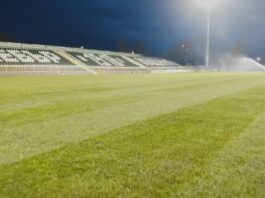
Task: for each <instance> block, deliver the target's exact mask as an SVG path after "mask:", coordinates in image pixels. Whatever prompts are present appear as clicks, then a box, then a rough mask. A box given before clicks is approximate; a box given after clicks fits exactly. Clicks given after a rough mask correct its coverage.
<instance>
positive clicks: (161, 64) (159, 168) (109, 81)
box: [0, 0, 265, 198]
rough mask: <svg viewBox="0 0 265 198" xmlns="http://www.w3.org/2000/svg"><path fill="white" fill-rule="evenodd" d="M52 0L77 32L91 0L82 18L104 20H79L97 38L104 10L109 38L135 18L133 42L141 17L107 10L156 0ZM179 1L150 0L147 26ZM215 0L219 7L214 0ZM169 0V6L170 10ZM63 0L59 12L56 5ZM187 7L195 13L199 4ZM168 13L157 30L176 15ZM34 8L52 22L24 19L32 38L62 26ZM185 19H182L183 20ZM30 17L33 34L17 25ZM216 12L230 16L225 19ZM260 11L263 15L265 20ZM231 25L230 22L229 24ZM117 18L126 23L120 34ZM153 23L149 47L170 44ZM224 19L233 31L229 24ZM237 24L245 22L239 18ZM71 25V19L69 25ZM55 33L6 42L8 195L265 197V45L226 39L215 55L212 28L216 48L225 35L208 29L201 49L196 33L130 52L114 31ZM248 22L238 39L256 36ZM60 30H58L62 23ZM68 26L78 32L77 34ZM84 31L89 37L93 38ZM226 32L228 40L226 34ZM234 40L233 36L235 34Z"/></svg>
mask: <svg viewBox="0 0 265 198" xmlns="http://www.w3.org/2000/svg"><path fill="white" fill-rule="evenodd" d="M14 1H15V0H14ZM47 2H49V5H48V8H49V9H50V15H51V16H52V17H51V18H52V19H54V21H55V22H56V20H55V19H57V21H59V20H58V19H59V18H60V17H61V15H60V13H63V14H62V16H63V21H64V22H65V23H66V21H67V25H69V24H70V26H71V30H72V29H75V30H76V29H78V28H76V27H79V26H75V25H74V24H72V23H73V21H74V23H77V25H80V24H81V25H82V21H81V22H80V20H72V18H71V17H72V16H74V14H73V13H71V12H70V10H72V9H76V10H77V11H78V12H81V11H82V9H83V7H85V6H87V7H86V9H85V10H84V11H85V12H81V15H78V17H80V16H82V17H84V16H87V15H85V13H86V14H87V13H88V14H90V13H93V10H94V9H95V10H97V13H96V14H95V13H94V15H95V16H94V15H93V16H94V17H95V18H96V19H93V20H91V21H92V22H91V21H90V22H89V30H88V31H87V32H86V31H85V29H82V28H81V29H82V31H84V32H85V33H86V34H89V32H92V33H91V34H90V36H91V35H92V36H93V28H94V29H96V30H97V33H98V32H99V33H102V32H100V30H101V28H102V27H101V26H100V28H99V29H97V28H98V27H97V24H98V22H97V23H96V25H95V24H94V20H97V19H98V18H100V14H99V13H98V12H99V10H101V9H102V10H103V11H104V12H103V11H102V10H101V12H103V16H104V17H106V16H107V19H108V20H104V23H103V22H102V24H105V25H106V24H107V25H108V24H111V32H110V31H105V29H104V28H103V30H104V31H103V33H104V34H103V35H104V38H108V39H110V40H113V39H115V37H114V36H113V35H115V34H116V33H117V32H118V33H119V37H120V32H122V29H123V28H125V29H126V28H128V29H126V31H125V32H129V36H128V39H132V40H134V39H135V38H137V37H139V34H140V32H141V31H140V30H139V29H141V27H142V26H140V25H139V26H137V28H136V29H137V31H135V32H134V31H132V30H131V28H132V27H131V26H130V27H126V26H124V25H120V24H119V23H118V22H117V21H115V22H113V18H115V19H117V18H119V17H120V16H119V15H118V14H116V13H115V14H114V17H113V16H112V15H111V16H109V15H110V14H111V13H112V12H114V11H112V12H110V11H109V10H115V9H117V8H116V7H118V8H119V11H120V10H122V13H123V14H124V12H123V10H126V12H128V15H129V16H131V15H132V14H131V13H130V10H131V9H132V10H133V8H134V6H136V8H137V9H136V10H138V11H139V9H140V8H141V9H142V8H145V5H146V4H143V2H141V3H135V2H134V3H132V2H129V1H127V2H126V3H124V4H123V3H122V2H123V1H120V0H117V1H116V0H115V1H108V3H110V4H108V3H107V1H106V2H104V3H102V2H101V1H99V2H100V3H99V2H98V3H95V2H94V3H92V1H91V2H89V3H87V2H85V1H84V2H83V1H80V2H78V3H77V2H72V3H69V2H70V1H69V2H68V1H66V2H65V4H66V5H65V6H66V7H64V5H62V3H61V2H60V3H58V2H52V1H49V0H47ZM117 2H118V3H119V4H117ZM136 2H138V1H136ZM159 2H160V3H159ZM172 2H173V1H169V0H166V1H164V0H163V2H162V1H157V2H156V3H150V2H149V3H148V5H149V6H150V7H148V8H149V9H150V10H149V11H148V14H150V15H151V16H152V17H151V20H150V19H148V21H147V22H148V24H149V23H152V22H153V21H154V20H153V19H156V20H157V21H159V20H160V18H159V17H162V14H161V15H160V14H159V15H158V16H159V17H158V16H156V17H158V18H155V17H154V16H153V15H152V9H154V10H155V11H153V12H155V14H157V13H158V11H157V10H159V11H161V13H163V12H164V13H167V14H168V12H169V11H168V10H170V9H169V7H172V6H170V5H171V4H170V3H172ZM176 2H178V3H177V5H182V7H181V8H180V13H181V14H183V12H181V10H182V9H183V10H185V7H184V6H185V3H183V2H182V1H176ZM176 2H175V1H174V5H175V3H176ZM205 2H206V3H207V5H208V6H209V2H208V1H205ZM255 2H256V0H255ZM57 3H58V4H57ZM127 3H128V5H129V7H130V8H128V5H127ZM0 4H1V3H0ZM2 4H3V6H5V5H4V3H2ZM7 4H8V3H7ZM39 4H41V3H40V2H35V3H33V2H30V3H29V2H28V3H26V2H25V5H26V8H30V9H31V8H33V7H34V5H35V8H41V9H43V8H45V5H46V3H43V4H41V6H40V5H39ZM68 4H69V5H71V6H69V7H70V8H71V9H70V8H69V7H67V5H68ZM94 4H95V5H94ZM120 4H121V5H122V6H121V7H119V5H120ZM167 4H168V5H169V6H168V7H167V8H166V9H165V10H163V8H164V7H163V6H165V5H167ZM256 4H257V5H260V4H262V5H263V4H264V3H262V2H261V3H260V4H258V3H257V2H256ZM256 4H255V5H256ZM8 5H9V4H8ZM23 5H24V3H22V4H16V6H15V7H17V8H19V9H20V7H21V10H23V16H24V14H25V12H24V10H25V9H26V8H25V7H23ZM29 5H30V6H29ZM113 5H115V6H114V7H113ZM139 5H141V6H140V8H139V7H138V6H139ZM151 5H153V6H154V5H156V6H154V7H152V6H151ZM242 5H243V4H242ZM246 5H247V6H246V7H247V8H245V7H244V9H243V8H241V7H239V9H243V10H244V11H245V13H247V11H249V9H250V8H252V7H251V6H250V5H251V4H246ZM12 6H13V5H12ZM38 6H39V7H38ZM57 6H58V7H59V8H60V11H59V9H57V8H58V7H57ZM75 6H76V7H75ZM93 6H95V7H93ZM101 6H103V7H101ZM204 6H205V5H204ZM229 6H230V4H229ZM53 7H54V8H56V9H55V11H54V12H55V13H56V15H53V14H54V13H53V10H52V8H53ZM62 7H64V8H65V9H66V8H67V9H69V10H68V11H67V12H65V13H67V16H68V12H69V13H71V14H72V15H71V17H70V18H67V17H66V15H65V13H64V11H63V9H61V8H62ZM90 7H91V9H90ZM259 7H260V8H262V6H261V5H260V6H259ZM5 8H6V7H5ZM92 8H93V9H92ZM106 8H107V11H106ZM255 8H256V7H255ZM141 9H140V11H139V12H138V14H139V15H140V17H141V20H143V21H144V17H146V18H148V15H147V14H146V12H147V11H146V10H145V9H144V11H145V12H141ZM186 9H188V11H189V10H190V9H191V7H190V6H188V8H186ZM256 9H257V8H256ZM87 10H89V11H90V12H87ZM220 10H221V8H220ZM257 10H258V9H257ZM28 11H29V13H30V11H31V10H28ZM35 11H36V12H41V11H40V10H38V9H36V10H35ZM35 11H34V12H35ZM162 11H163V12H162ZM167 11H168V12H167ZM3 12H4V11H3ZM216 12H217V11H216ZM257 12H258V11H257ZM4 13H5V12H4ZM142 13H144V17H143V16H142V15H141V14H142ZM227 13H228V14H227V15H229V12H228V11H227ZM262 13H263V14H264V10H262V11H261V14H262ZM17 14H18V15H19V11H17ZM35 14H36V13H35ZM167 14H166V20H165V21H162V22H163V23H162V24H163V25H162V26H159V29H161V28H164V27H165V26H164V25H165V24H166V23H167V21H169V18H170V17H169V16H168V15H167ZM189 14H194V13H190V12H189ZM200 14H201V13H200ZM208 14H209V13H208ZM25 15H26V14H25ZM222 15H223V13H222ZM7 16H9V15H4V18H7V19H6V20H4V21H8V22H9V19H10V20H11V21H12V18H8V17H7ZM20 16H21V17H22V15H20ZM27 16H30V19H31V18H33V19H32V20H33V22H34V17H33V16H36V18H37V19H38V20H37V23H38V24H39V22H40V21H39V20H41V19H42V18H44V19H45V22H47V24H48V27H49V28H47V31H46V30H45V29H42V26H43V24H41V25H40V26H36V27H35V26H34V25H36V24H35V23H33V24H34V25H32V27H29V26H26V25H25V24H26V23H25V21H24V23H23V24H24V25H25V27H26V29H27V31H26V36H28V35H30V30H31V28H33V29H36V28H37V29H39V30H42V31H43V32H44V33H42V34H41V33H40V32H39V34H38V35H37V34H36V35H37V37H38V38H39V39H44V37H45V34H49V32H52V31H53V28H52V27H57V26H56V25H58V24H56V23H55V22H53V21H52V20H51V21H49V22H48V20H47V19H49V18H48V15H47V13H46V11H45V14H44V15H43V16H45V17H43V16H38V14H36V15H33V14H32V13H30V14H28V15H27ZM55 16H56V17H58V18H56V17H55ZM69 16H70V14H69ZM89 16H90V15H89ZM91 16H92V15H91ZM91 16H90V17H91ZM118 16H119V17H118ZM122 16H123V15H122ZM125 16H127V15H125ZM125 16H124V17H125ZM192 16H193V15H192ZM262 16H263V15H262ZM112 17H113V18H112ZM134 17H135V19H134V18H133V19H132V18H130V17H129V18H127V19H126V20H128V21H129V22H126V24H127V23H128V24H134V22H137V24H138V23H139V24H141V21H140V20H137V19H138V18H137V16H134ZM208 17H209V16H208ZM240 17H242V16H241V15H240ZM125 18H126V17H125ZM179 18H180V19H178V22H179V23H181V20H184V19H183V18H181V17H179ZM193 18H196V17H194V16H193ZM24 19H25V18H23V17H22V18H21V21H18V22H17V23H14V21H13V23H14V24H17V27H18V29H16V31H18V32H19V34H20V35H21V38H22V37H23V36H22V35H23V34H25V33H23V31H21V30H19V29H21V26H19V24H20V23H21V22H23V20H24ZM26 19H27V20H28V18H27V17H26ZM78 19H80V18H78ZM203 19H205V18H203ZM213 19H214V20H217V19H219V20H220V21H221V19H220V18H218V17H216V18H213ZM251 19H253V18H251ZM16 20H17V19H16ZM89 20H90V19H88V21H89ZM131 20H133V21H131ZM174 20H175V19H174ZM220 21H219V22H220ZM231 21H232V20H231ZM242 21H243V20H242ZM256 21H258V20H256ZM256 21H255V22H256ZM259 21H261V22H262V23H263V22H264V18H262V19H261V20H259ZM0 22H1V19H0ZM27 22H28V21H27ZM189 22H190V21H189ZM196 22H197V21H196ZM209 22H210V20H209V21H208V25H209V24H210V23H209ZM226 22H227V21H226ZM10 23H11V22H10ZM10 23H3V28H4V27H5V24H8V27H9V28H7V29H10V31H11V30H12V28H11V26H10ZM227 23H228V22H227ZM93 24H94V25H93ZM117 24H119V25H117ZM187 24H188V25H190V24H189V23H188V22H185V23H183V24H181V25H180V27H183V26H184V25H187ZM251 24H252V25H253V21H252V23H251ZM49 25H51V26H49ZM144 25H146V24H145V23H144ZM203 25H204V26H205V24H203ZM203 25H201V26H203ZM223 25H224V24H221V25H220V26H222V28H223ZM244 25H246V24H245V23H244ZM44 26H45V25H44ZM169 26H170V28H169V29H166V30H167V31H162V32H163V33H164V32H167V34H166V36H165V37H166V39H168V38H170V39H169V40H170V44H171V43H173V40H174V38H171V37H170V34H169V33H168V32H169V30H170V31H173V30H172V24H171V25H169ZM201 26H200V27H201ZM204 26H203V27H204ZM253 26H254V25H253ZM14 27H15V26H14ZM23 27H24V26H23ZM45 27H46V26H45ZM61 27H64V26H61ZM67 27H68V26H67ZM74 27H75V28H74ZM104 27H105V26H104ZM118 27H119V28H121V29H119V31H117V32H115V31H114V29H115V28H118ZM155 27H156V26H155V25H154V26H152V27H151V28H150V29H151V33H150V30H149V29H148V28H146V27H145V26H144V29H147V30H145V31H147V32H145V34H147V37H146V38H145V39H146V40H148V39H149V37H152V36H153V37H154V38H155V39H156V40H158V41H157V42H158V43H159V47H157V48H156V47H154V46H155V44H154V46H152V47H151V48H152V49H155V50H160V45H164V44H165V43H167V42H166V41H167V40H163V39H162V38H163V34H162V33H161V32H160V34H158V33H159V30H157V32H154V28H155ZM214 27H215V28H216V29H217V30H218V32H221V33H222V38H223V33H224V30H223V29H221V30H220V29H218V28H217V27H216V26H214ZM247 27H248V26H247ZM255 27H256V26H255ZM259 27H260V24H259ZM193 28H198V26H195V25H194V27H193ZM243 28H245V26H244V27H243ZM236 29H240V28H239V26H236ZM66 30H67V28H65V29H63V31H65V34H66V35H67V31H66ZM141 30H142V29H141ZM180 30H181V31H182V29H181V28H177V34H179V35H182V36H183V35H185V34H186V32H185V31H184V30H183V32H185V33H181V31H180ZM196 30H197V29H196ZM203 30H205V29H203ZM208 30H209V31H210V29H208ZM229 30H231V29H229ZM56 31H58V32H59V33H58V34H59V35H60V36H59V38H58V37H57V39H58V40H57V41H58V42H54V44H52V45H48V44H47V45H46V44H26V43H27V42H10V41H1V42H0V197H8V198H9V197H10V198H11V197H12V198H13V197H14V198H17V197H184V198H186V197H187V198H188V197H202V198H204V197H231V198H232V197H242V198H245V197H246V198H252V197H258V198H259V197H265V190H264V189H265V72H264V71H265V66H264V61H263V59H264V58H263V56H262V53H263V52H264V51H263V45H258V44H257V43H255V46H254V47H253V46H252V45H247V47H248V48H247V49H248V50H249V51H250V52H249V53H247V52H244V53H243V52H242V51H243V50H241V47H236V49H234V48H233V50H230V51H229V50H228V52H227V50H226V48H225V47H223V48H225V53H223V54H222V56H218V61H216V62H214V60H213V59H214V55H215V54H214V53H213V52H214V50H211V48H210V47H211V43H210V41H211V40H210V38H212V41H213V42H214V44H215V45H214V47H216V46H218V45H220V46H221V45H222V44H220V43H221V42H225V41H224V40H222V41H221V42H219V43H218V42H217V41H216V40H214V39H216V38H214V37H213V36H212V35H211V34H210V33H209V32H208V31H207V39H206V41H205V40H203V43H206V45H204V44H201V43H200V42H199V45H198V50H197V51H196V49H197V48H196V47H194V46H192V44H194V43H196V42H195V41H194V42H190V43H192V44H190V43H189V42H186V43H189V44H186V43H185V45H184V44H183V42H182V40H181V39H182V36H179V39H180V40H181V42H180V43H178V44H177V47H175V48H173V50H171V51H170V52H169V53H165V54H163V55H161V54H160V55H157V54H156V53H148V52H146V51H144V53H142V52H143V51H141V50H138V51H137V50H136V52H132V51H133V50H131V48H130V50H124V51H122V50H121V51H119V50H108V49H109V48H110V47H109V46H108V44H105V43H108V42H107V41H106V40H104V41H103V43H104V48H106V49H101V50H99V49H97V50H96V49H90V48H89V46H88V47H87V48H88V49H86V48H84V47H62V46H60V45H59V44H57V43H59V40H60V38H61V37H64V35H63V34H62V33H61V32H60V30H59V28H58V29H56ZM68 31H69V30H68ZM240 31H241V29H240ZM249 31H250V30H248V31H247V33H246V34H247V37H244V35H243V34H239V33H238V34H237V35H236V37H240V36H241V37H242V38H245V39H247V38H248V37H249ZM260 31H261V29H260ZM11 32H12V31H11ZM255 32H257V30H255ZM75 33H76V35H78V33H80V32H78V31H77V32H75ZM99 33H98V34H97V35H96V36H95V38H94V37H93V40H95V41H93V42H95V43H96V44H97V45H98V46H100V42H101V41H100V39H101V37H100V34H99ZM199 33H200V31H199V30H197V31H195V33H194V35H195V36H194V37H196V36H197V35H199ZM203 33H205V32H204V31H203ZM221 33H220V34H221ZM156 34H158V35H159V38H161V40H159V39H157V37H156V36H157V35H156ZM34 35H35V32H34ZM51 35H52V38H54V37H56V36H55V35H56V32H52V33H51ZM70 35H71V38H72V42H75V41H76V40H78V39H79V38H78V36H74V37H72V34H70ZM131 35H133V38H131ZM203 35H204V36H205V34H203ZM174 36H175V35H174ZM210 36H212V37H210ZM257 36H258V34H255V37H257ZM30 37H32V35H30ZM262 37H263V35H262ZM0 38H1V34H0ZM26 38H28V37H26ZM33 38H34V39H35V37H33ZM33 38H32V41H33V40H34V39H33ZM85 38H87V37H86V36H85V37H84V38H82V42H86V41H87V40H86V39H85ZM155 39H153V40H151V41H152V42H154V40H155ZM164 39H165V38H164ZM218 39H220V37H218ZM233 39H234V38H233ZM240 39H241V38H240ZM0 40H1V39H0ZM25 40H26V39H25ZM44 40H45V39H44ZM66 40H67V41H68V40H71V39H69V38H68V39H66ZM73 40H74V41H73ZM88 40H89V39H88ZM225 40H229V39H228V37H225ZM40 41H42V40H40ZM162 41H163V42H162ZM251 41H252V40H251ZM64 42H65V46H68V45H67V42H66V41H64ZM29 43H30V42H29ZM31 43H32V42H31ZM43 43H45V42H43ZM47 43H48V42H47ZM227 43H228V44H229V45H230V44H231V43H232V41H231V40H229V41H227ZM249 43H251V44H253V43H254V42H249ZM228 44H227V45H228ZM90 45H91V46H93V43H90ZM109 45H110V44H109ZM194 45H195V44H194ZM110 46H111V45H110ZM123 46H124V43H123ZM187 46H188V47H187ZM256 46H259V47H257V48H255V47H256ZM260 46H261V47H260ZM91 48H92V47H91ZM140 48H141V46H140ZM205 48H206V50H205ZM223 48H222V47H219V49H218V50H220V51H221V50H222V49H223ZM239 48H240V49H239ZM129 51H130V52H129ZM257 51H258V52H259V53H257ZM172 52H173V53H172ZM211 52H212V54H211ZM168 54H173V57H172V56H169V55H168ZM245 54H247V55H245ZM167 55H168V56H167ZM257 56H258V57H257ZM174 57H175V58H174ZM255 57H257V58H255ZM201 60H202V61H201ZM216 60H217V58H216Z"/></svg>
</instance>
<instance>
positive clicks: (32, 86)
mask: <svg viewBox="0 0 265 198" xmlns="http://www.w3.org/2000/svg"><path fill="white" fill-rule="evenodd" d="M263 84H265V78H264V74H255V73H251V74H247V73H245V74H238V73H231V74H228V73H210V74H208V73H187V74H163V75H121V76H119V75H117V76H116V75H115V76H67V77H66V76H65V77H27V78H24V77H23V78H1V79H0V164H9V163H13V162H16V161H20V160H23V159H26V158H29V157H32V156H35V155H39V154H42V153H45V152H49V151H51V150H53V149H57V148H60V147H62V146H64V145H67V144H76V143H78V142H80V141H83V140H86V139H89V138H92V137H95V136H97V135H101V134H104V133H108V132H109V131H113V130H115V129H118V128H122V127H125V126H128V125H132V124H134V123H135V122H138V121H142V120H146V119H149V118H153V117H157V116H160V115H162V114H167V113H170V112H175V111H177V110H179V109H182V108H186V107H189V106H193V105H196V104H200V103H203V102H206V101H209V100H212V99H215V98H218V97H223V96H227V95H230V94H235V93H238V92H241V91H244V90H247V89H250V88H253V87H256V86H259V85H263Z"/></svg>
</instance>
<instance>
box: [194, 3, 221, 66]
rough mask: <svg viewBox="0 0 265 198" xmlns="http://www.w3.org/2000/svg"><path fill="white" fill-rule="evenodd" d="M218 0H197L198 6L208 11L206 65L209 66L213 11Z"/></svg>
mask: <svg viewBox="0 0 265 198" xmlns="http://www.w3.org/2000/svg"><path fill="white" fill-rule="evenodd" d="M216 1H217V0H195V2H196V3H197V5H198V6H200V7H203V8H204V9H206V12H207V31H206V33H207V35H206V53H205V66H206V67H207V68H209V64H210V37H211V11H212V8H213V7H214V6H215V3H216Z"/></svg>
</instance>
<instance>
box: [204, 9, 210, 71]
mask: <svg viewBox="0 0 265 198" xmlns="http://www.w3.org/2000/svg"><path fill="white" fill-rule="evenodd" d="M210 35H211V9H210V6H208V7H207V41H206V57H205V65H206V67H207V68H209V62H210Z"/></svg>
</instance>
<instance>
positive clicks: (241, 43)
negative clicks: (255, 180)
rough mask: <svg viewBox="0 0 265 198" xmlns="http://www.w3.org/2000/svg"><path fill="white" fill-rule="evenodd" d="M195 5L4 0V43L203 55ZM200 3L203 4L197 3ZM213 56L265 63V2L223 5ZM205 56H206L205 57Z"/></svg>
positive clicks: (0, 17)
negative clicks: (237, 53)
mask: <svg viewBox="0 0 265 198" xmlns="http://www.w3.org/2000/svg"><path fill="white" fill-rule="evenodd" d="M194 1H195V0H1V2H0V24H1V26H0V40H3V41H14V42H25V43H36V44H51V45H62V46H73V47H80V46H84V47H85V48H92V49H102V50H113V51H117V50H124V49H125V48H128V49H134V50H136V51H137V50H139V51H140V52H142V53H146V54H149V55H162V54H165V53H167V52H168V51H170V50H172V49H175V48H177V47H178V46H180V45H181V44H182V43H186V44H187V45H189V46H190V48H192V49H193V50H194V53H198V54H200V53H203V52H204V50H203V49H204V46H205V44H204V43H205V34H206V33H205V31H206V14H205V12H204V10H203V9H202V8H200V7H198V6H196V5H195V4H194ZM198 1H199V0H198ZM211 27H212V34H211V36H212V37H211V40H212V43H211V52H212V55H213V56H218V55H220V54H222V53H225V52H227V51H229V50H231V49H234V48H240V49H242V50H243V51H244V53H246V54H247V55H249V56H252V57H257V56H261V57H263V58H265V42H264V41H265V40H264V35H265V1H264V0H222V1H220V3H219V4H218V6H217V7H215V8H214V9H213V11H212V26H211ZM200 51H201V52H200Z"/></svg>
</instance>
